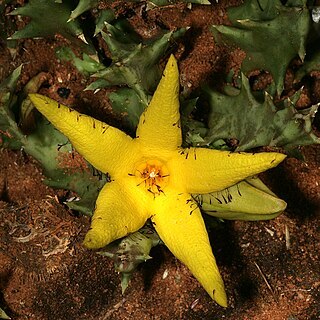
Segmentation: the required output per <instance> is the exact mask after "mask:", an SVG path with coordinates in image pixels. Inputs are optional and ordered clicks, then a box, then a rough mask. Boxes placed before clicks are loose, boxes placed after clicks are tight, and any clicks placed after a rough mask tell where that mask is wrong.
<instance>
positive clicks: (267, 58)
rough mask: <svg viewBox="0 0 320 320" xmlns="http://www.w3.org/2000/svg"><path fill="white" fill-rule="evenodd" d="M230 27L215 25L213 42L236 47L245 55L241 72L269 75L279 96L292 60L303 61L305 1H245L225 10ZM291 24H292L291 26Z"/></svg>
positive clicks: (307, 18)
mask: <svg viewBox="0 0 320 320" xmlns="http://www.w3.org/2000/svg"><path fill="white" fill-rule="evenodd" d="M228 18H229V19H230V21H231V23H232V26H225V25H214V26H213V28H212V31H213V34H214V36H215V38H216V39H218V40H220V41H221V40H222V41H224V42H226V43H228V44H231V45H236V46H239V47H240V48H241V49H242V50H244V51H245V53H246V58H245V60H244V61H243V63H242V67H241V69H242V71H243V72H249V71H253V70H259V69H260V70H265V71H268V72H270V73H271V75H272V77H273V80H274V82H275V85H276V91H277V93H278V94H279V95H280V94H281V92H282V90H283V82H284V77H285V74H286V71H287V68H288V66H289V63H290V62H291V60H292V59H293V58H295V57H300V59H301V60H302V61H303V59H304V56H305V53H306V51H305V47H306V41H307V37H308V32H309V28H310V22H311V19H310V13H309V9H308V8H307V6H306V1H303V0H298V1H295V0H289V1H286V4H285V5H283V4H282V3H281V1H280V0H270V1H259V0H248V1H245V3H244V4H242V5H241V6H238V7H231V8H229V9H228ZM292 21H294V23H292Z"/></svg>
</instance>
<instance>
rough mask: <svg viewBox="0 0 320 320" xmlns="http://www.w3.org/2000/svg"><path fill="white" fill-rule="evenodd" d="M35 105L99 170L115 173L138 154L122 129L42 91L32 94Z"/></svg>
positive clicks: (112, 174)
mask: <svg viewBox="0 0 320 320" xmlns="http://www.w3.org/2000/svg"><path fill="white" fill-rule="evenodd" d="M29 97H30V99H31V101H32V103H33V104H34V105H35V107H36V108H37V109H38V110H39V111H40V112H41V113H42V114H43V115H44V116H45V117H46V118H47V119H48V120H49V121H50V122H51V123H52V124H53V125H54V126H55V127H56V128H57V129H58V130H59V131H61V132H62V133H63V134H64V135H66V136H67V137H68V138H69V140H70V142H71V143H72V145H73V146H74V147H75V148H76V149H77V151H78V152H79V153H80V154H81V155H83V157H84V158H85V159H86V160H87V161H88V162H90V163H91V164H92V165H93V166H94V167H96V168H97V169H98V170H100V171H102V172H104V173H106V172H109V173H110V175H111V176H114V175H115V174H116V173H117V172H119V169H121V168H123V166H124V164H125V163H127V162H128V161H129V160H130V157H133V156H134V155H135V152H133V150H131V149H135V148H134V147H133V143H132V139H131V138H130V137H129V136H128V135H126V134H125V133H123V132H122V131H120V130H118V129H116V128H114V127H111V126H109V125H107V124H105V123H103V122H101V121H99V120H96V119H94V118H91V117H89V116H86V115H84V114H80V113H79V112H77V111H75V110H73V109H70V108H68V107H66V106H64V105H62V104H60V103H58V102H56V101H54V100H52V99H49V98H48V97H45V96H42V95H40V94H30V95H29Z"/></svg>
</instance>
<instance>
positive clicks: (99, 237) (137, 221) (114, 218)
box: [83, 179, 150, 249]
mask: <svg viewBox="0 0 320 320" xmlns="http://www.w3.org/2000/svg"><path fill="white" fill-rule="evenodd" d="M145 203H146V195H145V193H144V192H141V191H140V190H139V188H137V187H136V185H135V184H134V183H133V181H129V179H126V180H125V181H124V183H121V184H120V183H118V182H116V181H112V182H111V183H107V184H106V185H105V186H104V187H103V189H102V190H101V191H100V193H99V196H98V199H97V202H96V209H95V212H94V214H93V217H92V221H91V229H90V230H89V231H88V233H87V235H86V237H85V239H84V242H83V243H84V245H85V246H86V247H87V248H89V249H98V248H102V247H104V246H106V245H107V244H109V243H110V242H112V241H114V240H116V239H119V238H122V237H124V236H126V235H128V234H129V233H132V232H135V231H137V230H138V229H140V228H141V227H142V226H143V225H144V224H145V222H146V221H147V219H148V218H149V217H150V214H148V211H147V207H146V205H145Z"/></svg>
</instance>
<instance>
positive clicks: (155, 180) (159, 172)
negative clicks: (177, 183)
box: [134, 160, 169, 196]
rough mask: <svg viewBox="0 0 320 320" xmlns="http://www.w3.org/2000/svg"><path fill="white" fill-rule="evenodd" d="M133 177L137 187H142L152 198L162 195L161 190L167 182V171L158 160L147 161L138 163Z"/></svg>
mask: <svg viewBox="0 0 320 320" xmlns="http://www.w3.org/2000/svg"><path fill="white" fill-rule="evenodd" d="M134 176H135V177H136V178H137V180H138V184H137V186H142V187H144V188H145V189H146V190H147V191H148V192H150V193H152V194H153V195H154V196H156V195H159V194H161V193H164V190H163V189H164V187H165V186H166V185H167V184H168V181H169V172H168V169H167V168H166V166H165V165H164V164H163V163H162V162H160V161H158V160H147V161H145V162H142V163H139V164H138V165H137V167H136V169H135V172H134Z"/></svg>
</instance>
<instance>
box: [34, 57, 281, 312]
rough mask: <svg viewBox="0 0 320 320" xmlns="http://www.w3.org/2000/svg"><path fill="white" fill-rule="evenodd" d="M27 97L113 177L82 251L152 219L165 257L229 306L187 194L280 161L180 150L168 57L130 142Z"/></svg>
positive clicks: (173, 67) (270, 156)
mask: <svg viewBox="0 0 320 320" xmlns="http://www.w3.org/2000/svg"><path fill="white" fill-rule="evenodd" d="M30 98H31V100H32V102H33V103H34V105H35V106H36V108H37V109H38V110H39V111H40V112H41V113H42V114H43V115H44V116H45V117H47V118H48V119H49V120H50V121H51V122H52V124H53V125H55V126H56V127H57V128H58V129H59V130H60V131H61V132H63V133H64V134H65V135H66V136H67V137H68V138H69V139H70V141H71V143H72V144H73V146H74V147H75V148H76V149H77V151H78V152H79V153H80V154H82V155H83V157H84V158H85V159H86V160H87V161H89V162H90V163H91V164H92V165H93V166H95V167H96V168H97V169H98V170H100V171H102V172H105V173H106V172H108V173H109V174H110V176H111V182H110V183H107V184H106V185H105V186H104V188H103V189H102V190H101V192H100V194H99V196H98V199H97V202H96V209H95V212H94V215H93V218H92V222H91V229H90V230H89V231H88V233H87V235H86V237H85V240H84V245H85V246H86V247H87V248H90V249H98V248H101V247H104V246H105V245H107V244H109V243H110V242H112V241H114V240H116V239H118V238H121V237H124V236H126V235H127V234H129V233H132V232H135V231H137V230H138V229H139V228H141V227H142V226H143V225H144V224H145V222H146V221H147V219H151V221H152V222H153V225H154V227H155V229H156V231H157V232H158V234H159V236H160V238H161V239H162V240H163V242H164V243H165V244H166V245H167V247H168V248H169V249H170V250H171V252H172V253H173V254H174V255H175V256H176V257H177V258H178V259H179V260H180V261H182V262H183V263H184V264H185V265H186V266H187V267H188V268H189V269H190V271H191V272H192V273H193V275H194V276H195V277H196V278H197V279H198V281H199V282H200V283H201V284H202V286H203V287H204V288H205V290H206V291H207V292H208V294H209V295H210V296H211V297H212V298H213V299H214V300H215V301H216V302H217V303H219V304H220V305H221V306H224V307H225V306H227V298H226V294H225V290H224V285H223V281H222V279H221V276H220V274H219V270H218V267H217V265H216V261H215V258H214V256H213V254H212V250H211V246H210V242H209V239H208V234H207V231H206V228H205V225H204V222H203V219H202V216H201V212H200V209H199V207H198V205H197V203H196V202H195V201H194V199H193V198H192V196H191V194H193V193H197V194H205V193H209V192H214V191H218V190H222V189H225V188H227V187H229V186H232V185H234V184H236V183H237V182H239V181H241V180H243V179H245V178H247V177H249V176H252V175H255V174H257V173H259V172H262V171H265V170H267V169H269V168H272V167H275V166H276V165H277V164H279V162H281V161H282V160H283V159H284V158H285V156H284V155H282V154H279V153H258V154H251V153H231V152H227V151H217V150H209V149H204V148H186V149H185V148H182V147H181V144H182V135H181V128H180V114H179V72H178V67H177V62H176V60H175V58H174V57H173V56H171V57H170V59H169V61H168V63H167V66H166V68H165V71H164V74H163V77H162V79H161V81H160V83H159V85H158V88H157V90H156V92H155V93H154V96H153V98H152V100H151V102H150V104H149V106H148V107H147V109H146V110H145V112H144V113H143V114H142V115H141V117H140V122H139V125H138V128H137V132H136V137H135V138H134V139H133V138H131V137H129V136H128V135H126V134H125V133H124V132H122V131H120V130H118V129H116V128H114V127H111V126H109V125H107V124H105V123H103V122H101V121H98V120H96V119H93V118H91V117H89V116H86V115H83V114H80V113H78V112H76V111H74V110H72V109H70V108H68V107H66V106H63V105H61V104H59V103H57V102H55V101H53V100H51V99H49V98H47V97H44V96H41V95H38V94H32V95H30Z"/></svg>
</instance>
